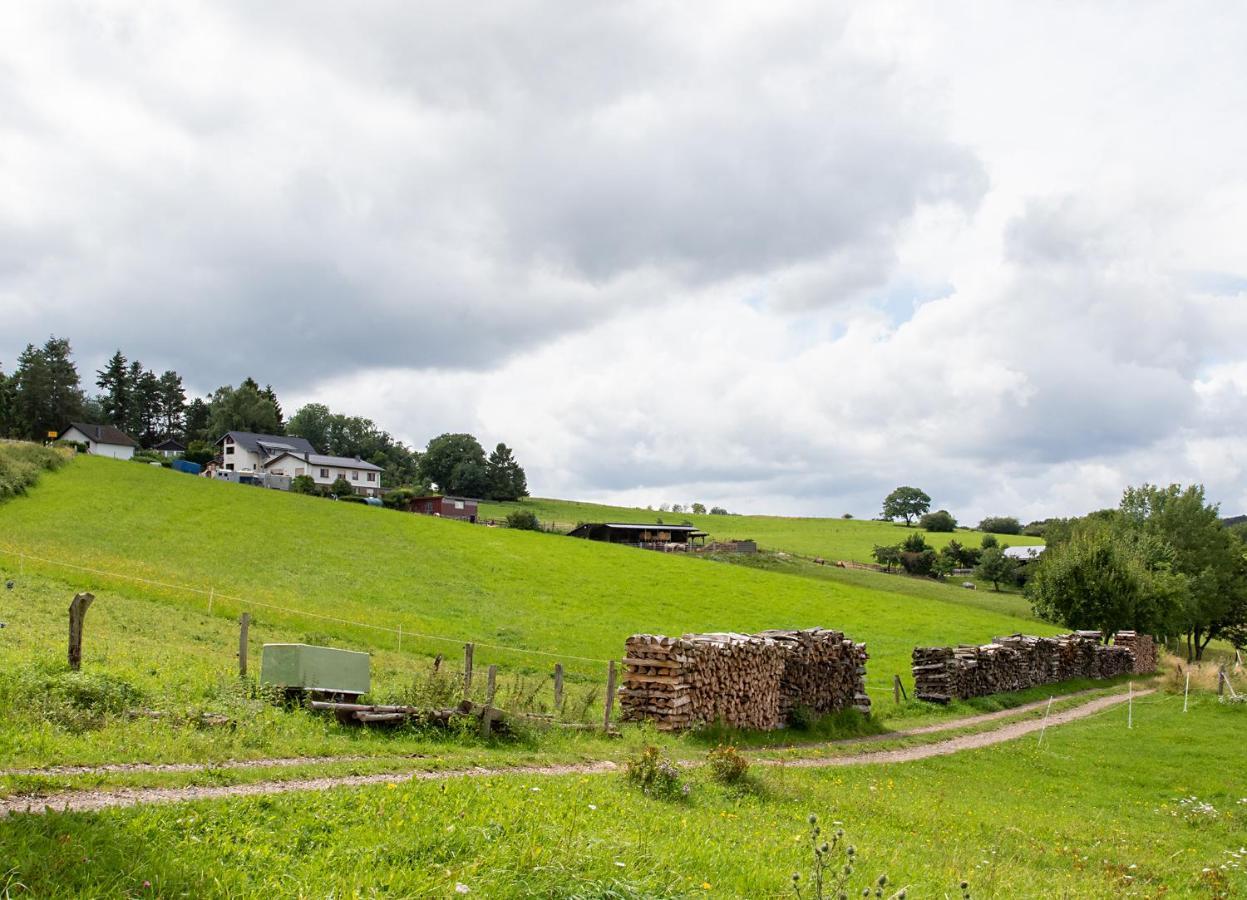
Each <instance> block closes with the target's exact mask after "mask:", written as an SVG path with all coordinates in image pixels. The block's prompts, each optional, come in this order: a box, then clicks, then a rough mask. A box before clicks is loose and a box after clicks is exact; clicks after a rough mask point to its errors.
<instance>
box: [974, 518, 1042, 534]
mask: <svg viewBox="0 0 1247 900" xmlns="http://www.w3.org/2000/svg"><path fill="white" fill-rule="evenodd" d="M979 531H986V532H989V533H991V534H1021V533H1022V523H1021V522H1019V521H1018V520H1017V519H1016V518H1014V517H1013V516H988V517H987V518H986V519H984V520H983V521H982V522H979ZM1041 534H1042V532H1041Z"/></svg>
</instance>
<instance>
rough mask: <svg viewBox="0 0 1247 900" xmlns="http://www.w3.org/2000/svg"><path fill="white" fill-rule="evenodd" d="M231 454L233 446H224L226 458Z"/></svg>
mask: <svg viewBox="0 0 1247 900" xmlns="http://www.w3.org/2000/svg"><path fill="white" fill-rule="evenodd" d="M233 452H234V445H233V444H226V445H225V453H226V455H227V456H228V455H229V454H232V453H233Z"/></svg>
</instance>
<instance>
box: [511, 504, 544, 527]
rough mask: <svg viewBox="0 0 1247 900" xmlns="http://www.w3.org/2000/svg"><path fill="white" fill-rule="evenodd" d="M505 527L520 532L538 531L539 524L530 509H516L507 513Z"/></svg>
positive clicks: (535, 515)
mask: <svg viewBox="0 0 1247 900" xmlns="http://www.w3.org/2000/svg"><path fill="white" fill-rule="evenodd" d="M507 527H508V528H518V529H519V530H520V531H539V530H540V529H541V523H540V522H538V521H537V514H536V513H534V512H533V511H532V510H531V509H517V510H514V511H513V512H509V513H507Z"/></svg>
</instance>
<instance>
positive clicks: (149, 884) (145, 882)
mask: <svg viewBox="0 0 1247 900" xmlns="http://www.w3.org/2000/svg"><path fill="white" fill-rule="evenodd" d="M151 886H152V883H151V882H150V881H144V882H143V890H147V889H148V888H149V887H151Z"/></svg>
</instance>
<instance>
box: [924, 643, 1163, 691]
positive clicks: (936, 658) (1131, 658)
mask: <svg viewBox="0 0 1247 900" xmlns="http://www.w3.org/2000/svg"><path fill="white" fill-rule="evenodd" d="M1123 634H1124V633H1123ZM1103 637H1104V635H1103V634H1102V633H1100V632H1098V631H1076V632H1074V633H1073V634H1063V635H1058V636H1057V637H1032V636H1030V635H1024V634H1012V635H1009V636H1007V637H998V638H995V639H993V641H992V642H991V643H990V644H983V645H981V646H969V645H962V646H959V647H915V648H914V652H913V673H914V693H915V696H917V697H918V699H919V700H929V701H933V702H936V703H947V702H948V701H949V700H952V699H954V698H957V699H963V700H964V699H967V698H969V697H984V696H987V695H989V694H1001V693H1006V692H1009V691H1020V690H1025V689H1026V688H1029V687H1034V686H1035V685H1040V684H1052V683H1054V682H1058V681H1066V680H1068V679H1070V678H1113V677H1116V676H1118V675H1125V674H1128V673H1130V672H1139V671H1144V670H1143V669H1139V668H1138V665H1139V660H1138V657H1137V656H1136V650H1135V646H1138V647H1140V648H1143V647H1145V644H1144V642H1143V641H1138V643H1137V645H1132V644H1131V643H1130V641H1129V640H1127V641H1121V640H1118V642H1117V643H1116V644H1114V645H1112V646H1109V645H1106V644H1103V643H1101V641H1102V639H1103ZM1136 640H1137V636H1136ZM1146 642H1147V645H1150V643H1151V639H1150V638H1146ZM1151 652H1152V669H1154V668H1155V648H1154V647H1152V651H1151ZM1148 671H1150V670H1148Z"/></svg>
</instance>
